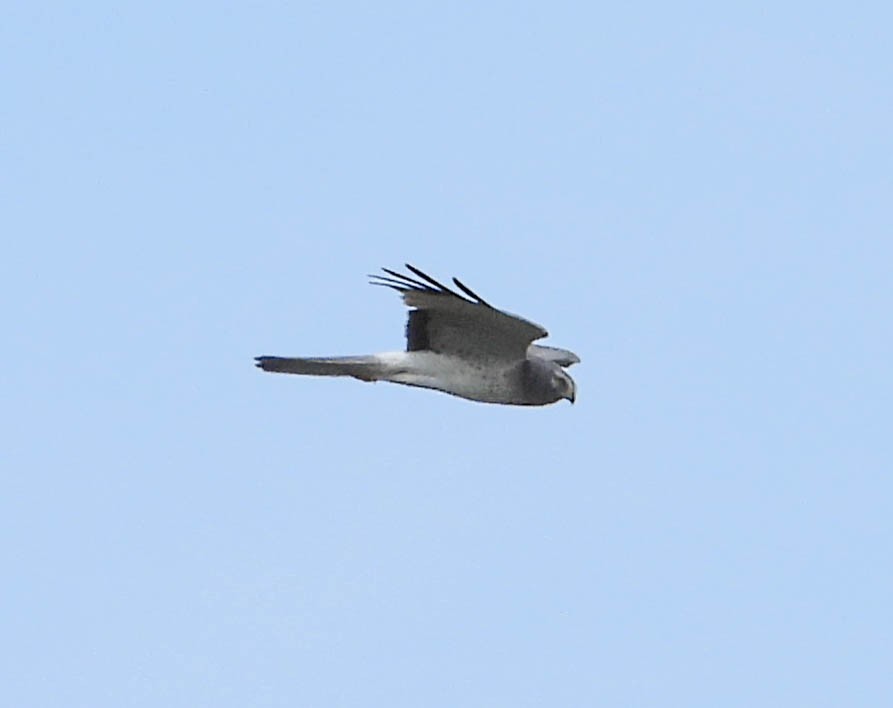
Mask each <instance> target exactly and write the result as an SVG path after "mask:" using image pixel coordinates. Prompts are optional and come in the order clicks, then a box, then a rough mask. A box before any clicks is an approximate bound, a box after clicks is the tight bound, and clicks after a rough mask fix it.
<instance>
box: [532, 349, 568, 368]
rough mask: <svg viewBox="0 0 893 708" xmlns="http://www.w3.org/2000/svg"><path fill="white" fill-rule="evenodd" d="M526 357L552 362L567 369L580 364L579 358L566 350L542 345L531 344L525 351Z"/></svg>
mask: <svg viewBox="0 0 893 708" xmlns="http://www.w3.org/2000/svg"><path fill="white" fill-rule="evenodd" d="M527 354H528V356H536V357H539V358H540V359H545V360H546V361H554V362H555V363H556V364H558V366H563V367H565V368H567V367H568V366H573V365H574V364H579V363H580V357H578V356H577V355H576V354H574V353H573V352H571V351H568V350H567V349H559V348H558V347H545V346H543V345H542V344H531V345H530V347H529V348H528V349H527Z"/></svg>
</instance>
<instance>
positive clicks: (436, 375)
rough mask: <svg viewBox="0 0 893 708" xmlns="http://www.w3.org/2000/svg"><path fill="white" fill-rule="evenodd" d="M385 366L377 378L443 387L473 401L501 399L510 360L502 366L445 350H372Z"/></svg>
mask: <svg viewBox="0 0 893 708" xmlns="http://www.w3.org/2000/svg"><path fill="white" fill-rule="evenodd" d="M375 358H376V359H378V360H379V361H380V362H381V363H382V365H383V368H384V369H385V373H384V374H383V375H382V376H381V379H380V380H381V381H392V382H393V383H400V384H405V385H407V386H420V387H422V388H432V389H436V390H438V391H445V392H447V393H452V394H454V395H457V396H462V397H463V398H470V399H472V400H475V401H485V402H503V401H504V399H505V388H506V386H505V379H506V377H507V376H508V375H509V370H510V368H511V367H512V366H514V365H515V364H514V363H506V364H505V365H504V366H501V367H500V366H499V365H498V364H497V365H494V362H488V363H487V365H486V366H483V365H480V364H474V363H472V362H469V361H468V360H467V359H461V358H459V357H455V356H449V355H446V354H437V353H435V352H429V351H417V352H385V353H383V354H376V355H375Z"/></svg>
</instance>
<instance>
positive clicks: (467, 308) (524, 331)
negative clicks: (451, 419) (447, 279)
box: [369, 263, 547, 359]
mask: <svg viewBox="0 0 893 708" xmlns="http://www.w3.org/2000/svg"><path fill="white" fill-rule="evenodd" d="M406 268H407V270H408V271H409V272H410V273H411V274H412V275H406V274H403V273H398V272H397V271H394V270H390V269H388V268H382V271H383V273H384V275H370V276H369V277H370V279H371V282H372V283H373V284H374V285H384V286H385V287H388V288H392V289H393V290H396V291H397V292H399V293H400V294H401V295H402V296H403V301H404V302H405V303H406V304H407V305H409V307H411V308H414V309H411V310H410V312H409V319H408V321H407V323H406V348H407V351H433V352H438V353H450V354H454V355H458V356H466V357H469V358H472V359H481V358H491V357H497V358H510V359H523V358H524V357H525V356H526V352H527V347H528V345H529V344H530V342H531V341H533V340H534V339H539V338H540V337H545V336H546V334H547V333H546V330H545V329H543V328H542V327H540V326H539V325H537V324H534V323H532V322H528V321H527V320H525V319H523V318H521V317H518V316H517V315H511V314H509V313H507V312H503V311H501V310H497V309H496V308H494V307H493V306H492V305H490V304H489V303H488V302H486V301H485V300H484V299H483V298H482V297H481V296H480V295H478V294H477V293H476V292H474V291H473V290H472V289H471V288H469V287H468V286H467V285H465V284H464V283H463V282H461V281H460V280H458V279H457V278H453V284H454V285H455V286H456V288H458V290H459V291H460V292H457V291H456V290H453V289H452V288H451V287H449V286H447V285H444V284H443V283H441V282H440V281H437V280H435V279H434V278H432V277H431V276H430V275H428V274H427V273H424V272H423V271H421V270H419V269H418V268H416V267H414V266H411V265H409V264H408V263H407V264H406Z"/></svg>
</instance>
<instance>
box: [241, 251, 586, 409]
mask: <svg viewBox="0 0 893 708" xmlns="http://www.w3.org/2000/svg"><path fill="white" fill-rule="evenodd" d="M406 268H407V270H408V271H409V272H410V273H411V274H412V275H404V274H402V273H398V272H397V271H393V270H388V269H387V268H382V271H383V273H384V275H371V276H369V277H370V278H371V282H372V284H373V285H384V286H386V287H389V288H393V289H394V290H396V291H397V292H398V293H400V294H401V295H402V296H403V302H404V303H405V304H406V305H407V306H408V307H410V308H412V309H410V311H409V319H408V320H407V323H406V351H404V352H387V353H384V354H369V355H365V356H338V357H312V358H303V357H302V358H294V357H279V356H259V357H257V358H256V359H255V363H256V365H257V366H258V367H259V368H261V369H263V370H264V371H271V372H276V373H281V374H304V375H307V376H352V377H354V378H355V379H359V380H361V381H390V382H392V383H398V384H404V385H407V386H419V387H422V388H430V389H434V390H436V391H443V392H445V393H449V394H452V395H454V396H459V397H461V398H467V399H469V400H472V401H481V402H484V403H501V404H504V405H514V406H545V405H548V404H550V403H555V402H557V401H560V400H561V399H564V398H566V399H567V400H569V401H570V402H571V403H573V402H574V398H575V396H576V390H577V387H576V384H575V383H574V380H573V379H572V378H571V377H570V376H569V375H568V373H567V372H566V371H565V368H566V367H568V366H571V365H572V364H576V363H577V362H579V361H580V359H579V357H578V356H577V355H576V354H574V353H573V352H569V351H567V350H565V349H558V348H557V347H546V346H540V345H538V344H534V343H533V342H534V340H537V339H542V338H543V337H546V336H547V335H548V332H546V330H545V329H543V328H542V327H540V326H539V325H538V324H534V323H533V322H529V321H528V320H525V319H523V318H521V317H518V316H517V315H512V314H509V313H508V312H503V311H502V310H497V309H496V308H495V307H493V306H492V305H490V304H489V303H487V302H485V301H484V300H483V299H482V298H481V297H480V296H479V295H478V294H477V293H475V292H474V291H473V290H471V289H470V288H469V287H467V286H466V285H464V284H463V283H462V282H461V281H460V280H458V279H457V278H453V283H454V284H455V286H456V288H458V290H459V291H460V292H456V291H455V290H453V289H451V288H449V287H447V286H446V285H443V284H442V283H439V282H438V281H436V280H434V278H432V277H431V276H429V275H427V274H425V273H423V272H422V271H421V270H419V269H418V268H415V267H413V266H411V265H409V264H408V263H407V264H406Z"/></svg>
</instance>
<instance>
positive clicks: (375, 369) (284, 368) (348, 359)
mask: <svg viewBox="0 0 893 708" xmlns="http://www.w3.org/2000/svg"><path fill="white" fill-rule="evenodd" d="M254 364H255V366H257V367H258V368H259V369H263V370H264V371H272V372H275V373H277V374H303V375H305V376H353V377H354V378H356V379H360V380H362V381H377V380H378V379H379V378H380V377H381V376H382V374H384V367H383V366H382V364H381V362H380V361H379V360H378V358H377V357H374V356H330V357H313V358H291V357H282V356H259V357H255V360H254Z"/></svg>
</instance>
